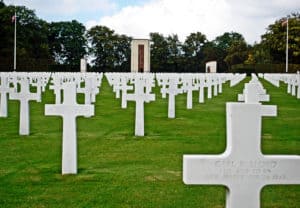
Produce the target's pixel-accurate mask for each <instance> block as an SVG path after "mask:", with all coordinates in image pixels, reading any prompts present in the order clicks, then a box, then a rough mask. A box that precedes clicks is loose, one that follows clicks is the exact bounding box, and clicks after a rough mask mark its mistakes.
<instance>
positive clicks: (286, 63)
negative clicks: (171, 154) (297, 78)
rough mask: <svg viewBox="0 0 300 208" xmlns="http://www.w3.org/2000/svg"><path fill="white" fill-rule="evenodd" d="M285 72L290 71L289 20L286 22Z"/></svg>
mask: <svg viewBox="0 0 300 208" xmlns="http://www.w3.org/2000/svg"><path fill="white" fill-rule="evenodd" d="M286 23H287V24H286V49H285V72H286V73H288V71H289V18H287V20H286Z"/></svg>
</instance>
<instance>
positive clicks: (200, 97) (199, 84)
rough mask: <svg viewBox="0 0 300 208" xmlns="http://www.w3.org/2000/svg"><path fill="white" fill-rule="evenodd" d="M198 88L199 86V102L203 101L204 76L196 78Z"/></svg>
mask: <svg viewBox="0 0 300 208" xmlns="http://www.w3.org/2000/svg"><path fill="white" fill-rule="evenodd" d="M198 88H199V103H204V88H205V77H200V78H199V79H198Z"/></svg>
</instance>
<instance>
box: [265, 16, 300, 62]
mask: <svg viewBox="0 0 300 208" xmlns="http://www.w3.org/2000/svg"><path fill="white" fill-rule="evenodd" d="M285 20H286V18H281V19H279V20H277V21H275V23H274V24H271V25H269V26H268V28H267V32H266V33H265V34H264V35H262V42H261V44H262V45H263V47H264V48H268V49H269V51H270V55H271V56H272V60H273V62H274V63H284V62H285V51H286V25H282V23H283V22H284V21H285ZM299 34H300V13H296V14H292V15H290V16H289V63H295V64H299V63H300V37H299Z"/></svg>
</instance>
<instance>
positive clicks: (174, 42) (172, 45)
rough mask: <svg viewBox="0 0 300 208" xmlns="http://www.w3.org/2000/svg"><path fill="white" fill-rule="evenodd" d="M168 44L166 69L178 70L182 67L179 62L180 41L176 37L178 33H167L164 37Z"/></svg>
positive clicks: (180, 60)
mask: <svg viewBox="0 0 300 208" xmlns="http://www.w3.org/2000/svg"><path fill="white" fill-rule="evenodd" d="M166 41H167V45H168V62H167V63H168V71H171V72H180V71H181V69H182V67H181V66H180V65H181V62H182V59H181V55H182V50H181V45H182V44H181V43H180V41H179V39H178V35H169V36H168V37H167V38H166Z"/></svg>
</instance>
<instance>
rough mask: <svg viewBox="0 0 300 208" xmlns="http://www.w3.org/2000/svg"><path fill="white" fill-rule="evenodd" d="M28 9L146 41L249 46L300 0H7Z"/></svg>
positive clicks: (51, 18)
mask: <svg viewBox="0 0 300 208" xmlns="http://www.w3.org/2000/svg"><path fill="white" fill-rule="evenodd" d="M4 2H5V3H6V4H13V3H14V2H15V3H16V4H17V5H25V6H26V7H28V8H30V9H33V10H35V12H36V14H37V16H38V17H40V18H42V19H44V20H46V21H48V22H51V21H69V20H72V19H76V20H78V21H79V22H81V23H83V24H84V25H85V26H86V27H87V28H90V27H92V26H95V25H105V26H108V27H109V28H111V29H113V30H115V31H116V32H117V33H119V34H126V35H129V36H132V37H134V38H148V37H149V33H150V32H159V33H162V34H164V35H169V34H178V36H179V38H180V40H181V41H184V39H185V37H186V36H187V35H189V34H190V33H191V32H197V31H199V32H201V33H203V34H205V35H206V36H207V38H208V39H209V40H213V39H214V38H215V37H216V36H219V35H222V34H223V33H224V32H231V31H234V32H239V33H241V34H242V35H243V36H244V37H245V39H246V41H247V42H248V43H249V44H253V43H254V42H255V41H256V42H259V41H260V36H261V35H262V34H264V33H265V32H266V28H267V26H268V25H269V24H272V23H274V22H275V20H278V19H280V18H282V17H285V16H287V15H288V14H291V13H292V12H300V0H5V1H4Z"/></svg>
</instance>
